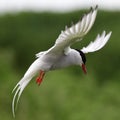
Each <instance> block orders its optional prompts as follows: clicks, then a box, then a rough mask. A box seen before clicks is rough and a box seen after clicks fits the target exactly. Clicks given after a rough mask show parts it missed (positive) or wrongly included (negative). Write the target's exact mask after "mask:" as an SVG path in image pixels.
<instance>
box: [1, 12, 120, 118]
mask: <svg viewBox="0 0 120 120" xmlns="http://www.w3.org/2000/svg"><path fill="white" fill-rule="evenodd" d="M84 12H85V11H77V12H72V13H65V14H55V13H54V14H53V13H19V14H12V15H11V14H7V15H3V16H0V62H1V64H0V83H1V84H0V91H1V92H0V120H13V116H12V111H11V103H12V97H13V94H12V93H11V92H12V89H13V88H14V86H15V85H16V83H17V82H18V81H19V80H20V79H21V77H22V76H23V74H24V73H25V71H26V70H27V68H28V67H29V65H30V64H31V63H32V62H33V61H34V60H35V56H34V54H36V53H38V52H40V51H43V50H46V49H48V48H49V47H51V46H52V45H53V44H54V42H55V39H56V38H57V37H58V35H59V33H60V31H61V30H64V26H65V25H68V26H70V25H71V24H70V23H71V21H73V22H74V23H76V22H77V20H78V19H79V18H80V16H81V15H82V14H83V13H84ZM119 29H120V12H105V11H98V15H97V19H96V22H95V24H94V26H93V28H92V30H91V31H90V32H89V33H88V35H87V36H86V37H85V38H84V39H85V40H83V41H82V42H81V43H78V44H75V45H73V47H74V48H80V49H81V48H82V47H83V46H85V45H87V44H88V43H89V42H90V41H91V40H94V39H95V37H96V35H97V34H98V33H102V31H103V30H106V31H107V32H109V31H112V32H113V33H112V36H111V39H110V41H109V42H108V44H107V45H106V46H105V47H104V48H103V49H102V50H100V51H98V52H95V53H91V54H88V55H86V56H87V65H86V66H87V69H88V74H87V75H84V74H83V72H82V70H81V68H80V67H79V66H75V67H69V68H66V69H62V70H57V71H52V72H49V73H47V74H46V76H45V78H44V81H43V83H42V84H41V86H40V87H38V86H37V85H36V83H35V78H34V79H33V80H32V81H31V83H30V84H29V85H28V87H27V88H26V89H25V91H24V92H23V94H22V96H21V99H20V102H19V105H18V109H17V112H16V118H15V119H16V120H33V119H35V120H119V119H120V94H119V93H120V63H119V60H120V53H119V51H120V40H119V34H120V30H119Z"/></svg>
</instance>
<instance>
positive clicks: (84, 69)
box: [82, 64, 87, 74]
mask: <svg viewBox="0 0 120 120" xmlns="http://www.w3.org/2000/svg"><path fill="white" fill-rule="evenodd" d="M82 70H83V72H84V73H85V74H87V70H86V67H85V64H82Z"/></svg>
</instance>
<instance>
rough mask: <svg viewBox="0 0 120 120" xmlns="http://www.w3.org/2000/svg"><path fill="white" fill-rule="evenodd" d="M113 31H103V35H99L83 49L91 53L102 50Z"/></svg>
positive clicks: (84, 51)
mask: <svg viewBox="0 0 120 120" xmlns="http://www.w3.org/2000/svg"><path fill="white" fill-rule="evenodd" d="M111 33H112V32H109V33H108V34H106V32H105V31H103V33H102V35H99V34H98V36H97V37H96V39H95V40H94V42H90V44H89V45H88V46H87V47H83V48H82V49H81V51H82V52H83V53H89V52H95V51H97V50H100V49H101V48H102V47H103V46H104V45H105V44H106V43H107V41H108V40H109V38H110V36H111Z"/></svg>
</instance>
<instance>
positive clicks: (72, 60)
mask: <svg viewBox="0 0 120 120" xmlns="http://www.w3.org/2000/svg"><path fill="white" fill-rule="evenodd" d="M96 14H97V7H96V8H95V9H92V10H91V11H90V12H89V13H88V14H86V15H84V16H83V18H82V20H81V21H79V22H78V23H77V24H75V25H73V26H72V27H70V28H67V27H66V30H65V31H62V32H61V34H60V35H59V37H58V39H57V40H56V42H55V44H54V46H53V47H51V48H50V49H48V50H47V51H43V52H40V53H38V54H36V57H37V59H36V60H35V61H34V62H33V63H32V65H31V66H30V67H29V68H28V70H27V72H26V73H25V75H24V76H23V78H22V79H21V80H20V81H19V82H18V84H17V85H16V86H15V88H14V89H13V91H15V90H16V92H15V95H14V97H13V102H12V111H13V115H14V116H15V111H14V108H15V101H16V97H17V101H16V102H17V103H18V101H19V98H20V96H21V94H22V92H23V90H24V88H25V87H26V86H27V84H28V83H29V82H30V81H31V79H32V78H33V77H34V76H35V75H36V74H37V73H39V72H40V75H39V77H38V78H37V80H36V82H37V83H38V84H40V83H41V82H42V80H43V77H44V75H45V73H46V72H48V71H50V70H56V69H60V68H64V67H67V66H71V65H79V66H81V67H82V69H83V71H84V73H86V68H85V63H86V57H85V53H89V52H94V51H97V50H99V49H101V48H102V47H103V46H104V45H105V44H106V43H107V41H108V40H109V38H110V36H111V32H109V33H108V34H106V32H105V31H103V33H102V34H101V35H98V36H97V37H96V39H95V41H94V42H91V43H90V44H89V45H88V46H87V47H83V48H82V49H81V50H76V49H72V48H70V46H71V45H72V44H73V43H75V42H78V41H81V40H82V39H83V37H84V36H85V35H86V34H87V33H88V32H89V30H90V29H91V27H92V26H93V24H94V21H95V18H96Z"/></svg>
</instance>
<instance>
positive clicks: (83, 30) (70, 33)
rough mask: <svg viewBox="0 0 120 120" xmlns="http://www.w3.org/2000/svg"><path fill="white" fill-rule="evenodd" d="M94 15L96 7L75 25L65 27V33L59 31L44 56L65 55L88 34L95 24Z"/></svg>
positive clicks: (38, 55)
mask: <svg viewBox="0 0 120 120" xmlns="http://www.w3.org/2000/svg"><path fill="white" fill-rule="evenodd" d="M96 15H97V6H96V7H95V8H94V9H93V8H92V9H91V11H90V12H89V13H88V14H85V15H84V16H83V17H82V19H81V21H79V22H78V23H77V24H75V25H73V26H72V27H70V28H67V27H66V29H65V31H61V34H60V35H59V36H58V38H57V40H56V42H55V45H54V46H53V47H52V48H50V49H49V50H48V51H47V52H46V54H49V53H50V54H58V53H61V52H64V53H65V54H67V52H68V49H69V47H70V45H72V44H73V43H75V42H78V41H80V40H82V38H83V37H84V36H85V35H86V34H87V33H88V32H89V30H90V29H91V27H92V26H93V24H94V22H95V18H96ZM36 56H37V57H40V56H41V52H40V53H38V54H36Z"/></svg>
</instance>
